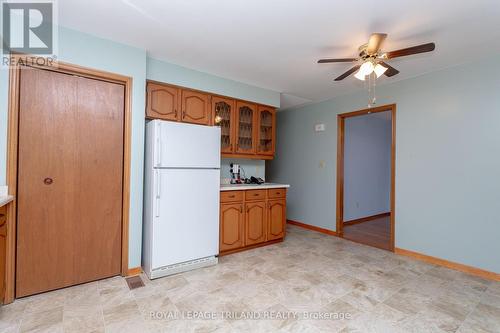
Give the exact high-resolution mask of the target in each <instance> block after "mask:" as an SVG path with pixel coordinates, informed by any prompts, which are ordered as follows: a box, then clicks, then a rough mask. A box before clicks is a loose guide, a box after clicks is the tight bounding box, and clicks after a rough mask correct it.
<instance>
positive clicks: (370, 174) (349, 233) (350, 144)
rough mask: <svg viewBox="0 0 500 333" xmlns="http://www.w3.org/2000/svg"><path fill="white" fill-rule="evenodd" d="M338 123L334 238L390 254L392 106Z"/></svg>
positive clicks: (347, 115) (346, 115) (342, 116)
mask: <svg viewBox="0 0 500 333" xmlns="http://www.w3.org/2000/svg"><path fill="white" fill-rule="evenodd" d="M337 120H338V138H337V145H338V146H337V233H338V235H339V236H340V237H342V238H345V239H348V240H351V241H354V242H357V243H362V244H365V245H369V246H373V247H377V248H380V249H384V250H389V251H394V245H395V244H394V243H395V242H394V224H395V219H394V198H395V195H394V188H395V187H394V181H395V170H394V168H395V142H396V131H395V124H396V105H395V104H391V105H384V106H380V107H376V108H369V109H364V110H360V111H355V112H349V113H343V114H339V115H338V118H337Z"/></svg>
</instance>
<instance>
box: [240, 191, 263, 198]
mask: <svg viewBox="0 0 500 333" xmlns="http://www.w3.org/2000/svg"><path fill="white" fill-rule="evenodd" d="M265 198H266V190H248V191H245V199H246V200H262V199H265Z"/></svg>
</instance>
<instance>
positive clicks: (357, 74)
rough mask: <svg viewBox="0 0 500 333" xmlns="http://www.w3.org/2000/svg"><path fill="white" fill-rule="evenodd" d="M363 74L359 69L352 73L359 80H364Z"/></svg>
mask: <svg viewBox="0 0 500 333" xmlns="http://www.w3.org/2000/svg"><path fill="white" fill-rule="evenodd" d="M365 76H366V75H363V74H362V73H361V70H359V71H357V72H356V74H354V77H355V78H356V79H358V80H360V81H364V80H365Z"/></svg>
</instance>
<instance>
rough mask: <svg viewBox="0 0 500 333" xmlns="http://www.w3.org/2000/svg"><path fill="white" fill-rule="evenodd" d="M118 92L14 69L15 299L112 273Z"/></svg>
mask: <svg viewBox="0 0 500 333" xmlns="http://www.w3.org/2000/svg"><path fill="white" fill-rule="evenodd" d="M124 93H125V92H124V86H122V85H119V84H115V83H110V82H104V81H99V80H93V79H88V78H82V77H78V76H72V75H66V74H62V73H57V72H53V71H46V70H39V69H22V70H21V82H20V109H19V162H18V163H19V164H18V168H19V169H18V222H17V223H18V234H17V262H16V265H17V267H16V296H17V297H22V296H26V295H30V294H35V293H39V292H43V291H48V290H52V289H57V288H62V287H66V286H70V285H74V284H78V283H83V282H88V281H92V280H97V279H101V278H105V277H109V276H114V275H118V274H120V268H121V241H122V240H121V223H122V222H121V221H122V173H123V123H124V96H125V95H124Z"/></svg>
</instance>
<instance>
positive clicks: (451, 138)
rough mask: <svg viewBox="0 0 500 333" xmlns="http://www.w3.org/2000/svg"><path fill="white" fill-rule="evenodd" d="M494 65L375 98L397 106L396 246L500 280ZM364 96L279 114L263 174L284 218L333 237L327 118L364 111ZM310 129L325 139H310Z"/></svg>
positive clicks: (454, 71) (332, 150) (440, 75)
mask: <svg viewBox="0 0 500 333" xmlns="http://www.w3.org/2000/svg"><path fill="white" fill-rule="evenodd" d="M497 59H498V57H496V58H492V59H486V60H481V61H476V62H474V63H469V64H464V65H461V66H458V67H452V68H448V69H445V70H442V71H439V72H434V73H429V74H425V75H422V76H419V77H416V78H413V79H409V80H405V81H400V82H396V83H392V84H387V85H382V86H379V87H378V88H377V95H378V98H379V104H384V103H386V104H387V103H396V104H397V115H396V137H397V138H396V170H395V171H396V211H395V213H396V214H395V217H396V246H397V247H399V248H403V249H408V250H412V251H417V252H421V253H424V254H427V255H431V256H435V257H439V258H443V259H446V260H451V261H454V262H459V263H462V264H466V265H472V266H475V267H479V268H482V269H486V270H489V271H495V272H500V260H498V254H499V253H500V242H499V241H498V237H499V235H500V223H499V220H498V217H499V216H500V205H499V204H498V200H499V193H500V177H499V174H498V172H499V170H500V111H499V110H500V80H499V79H498V78H499V77H500V64H499V63H498V61H496V60H497ZM366 97H367V96H366V92H359V93H356V94H352V95H346V96H341V97H338V98H334V99H332V100H329V101H325V102H322V103H318V104H314V105H310V106H306V107H303V108H299V109H295V110H289V111H283V112H279V113H278V117H277V118H278V124H277V131H278V140H277V146H276V147H277V154H276V158H275V159H274V161H272V162H268V163H267V170H266V172H267V175H268V177H272V178H273V180H277V181H281V182H285V183H290V184H291V188H290V190H289V195H288V204H287V207H288V218H290V219H292V220H298V221H302V222H304V223H308V224H312V225H316V226H319V227H323V228H327V229H330V230H335V199H336V198H335V174H336V165H335V163H336V161H335V160H336V153H337V152H336V142H337V132H336V125H337V119H336V118H337V114H338V113H344V112H350V111H354V110H358V109H363V108H365V106H366V104H365V103H366V100H367V98H366ZM318 122H324V123H325V124H326V126H327V129H326V131H325V132H319V133H315V132H314V131H313V125H314V124H315V123H318ZM320 160H324V161H325V162H326V166H325V167H324V168H320V167H319V161H320Z"/></svg>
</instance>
